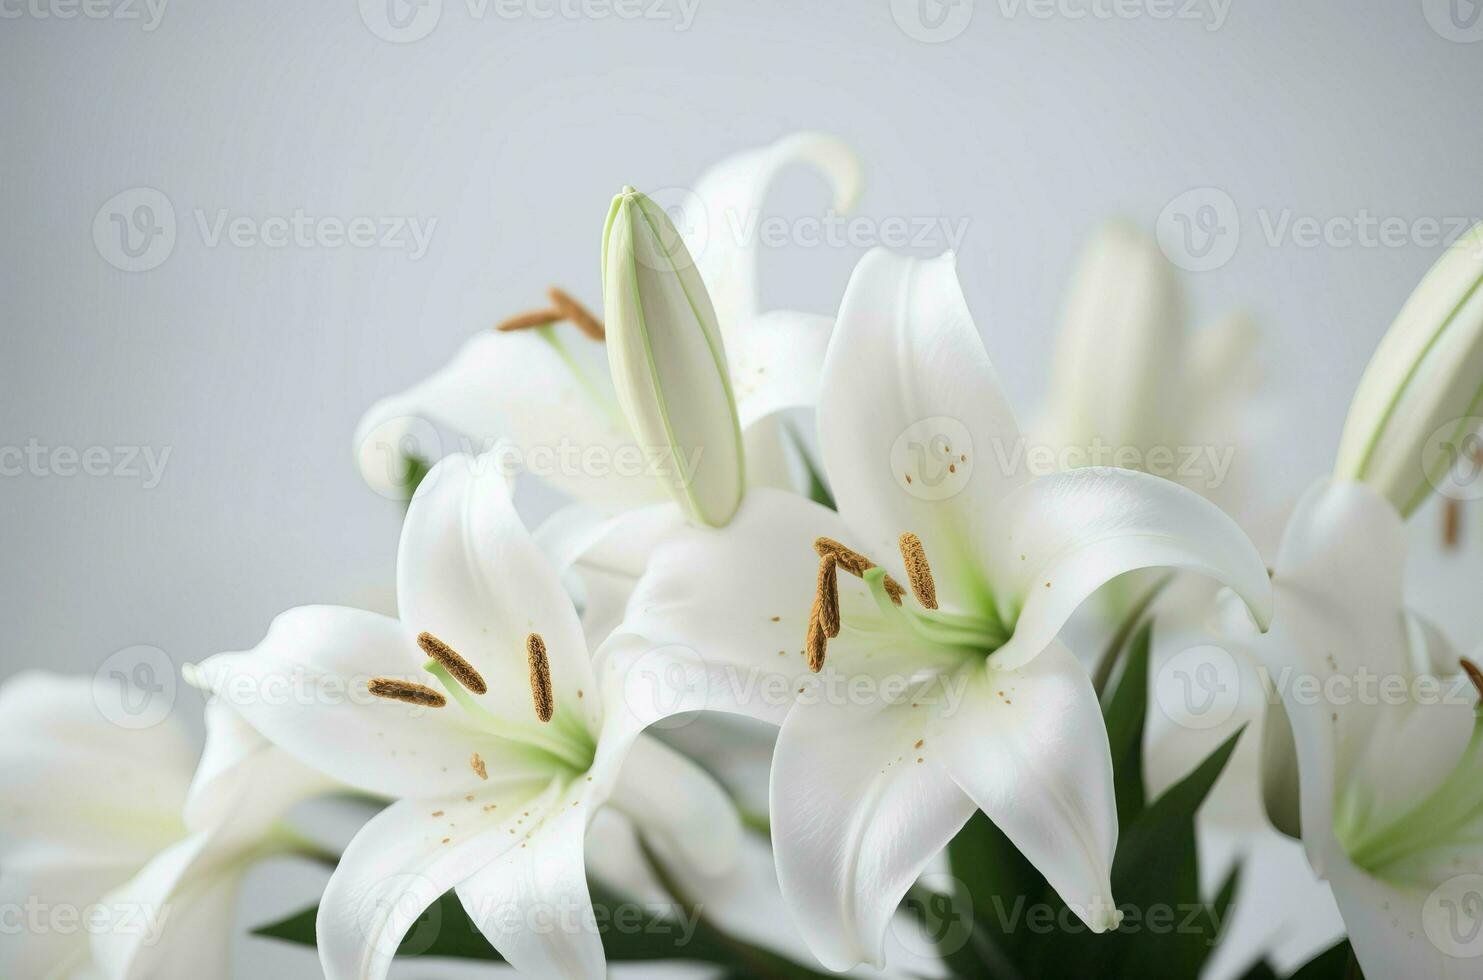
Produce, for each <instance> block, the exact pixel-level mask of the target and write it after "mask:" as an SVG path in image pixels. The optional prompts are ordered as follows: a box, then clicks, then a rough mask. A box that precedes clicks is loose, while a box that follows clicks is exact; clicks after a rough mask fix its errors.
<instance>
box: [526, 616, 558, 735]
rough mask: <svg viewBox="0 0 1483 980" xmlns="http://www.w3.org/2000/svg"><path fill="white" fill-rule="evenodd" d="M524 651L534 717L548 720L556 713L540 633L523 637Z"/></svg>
mask: <svg viewBox="0 0 1483 980" xmlns="http://www.w3.org/2000/svg"><path fill="white" fill-rule="evenodd" d="M525 653H526V657H527V659H528V660H529V661H530V693H531V697H532V698H534V700H535V705H536V717H537V718H539V719H541V721H550V720H551V716H552V715H554V714H555V713H556V700H555V699H554V698H553V697H552V695H551V661H550V660H548V659H547V658H546V641H545V640H543V639H541V634H539V633H532V634H530V635H529V636H527V637H526V638H525Z"/></svg>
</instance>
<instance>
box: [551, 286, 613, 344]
mask: <svg viewBox="0 0 1483 980" xmlns="http://www.w3.org/2000/svg"><path fill="white" fill-rule="evenodd" d="M546 295H547V296H550V297H551V305H552V306H554V307H555V308H556V309H557V310H559V311H560V312H561V315H562V317H563V318H565V319H567V320H570V321H572V323H574V324H575V325H576V327H577V329H578V330H580V331H582V332H583V333H585V334H586V335H587V336H589V337H591V338H592V339H593V340H606V339H607V336H608V332H607V331H606V330H604V329H603V325H602V321H601V320H599V319H598V318H597V317H595V316H593V315H592V314H591V313H589V312H587V307H585V306H583V305H582V304H581V303H578V302H577V301H576V300H575V299H573V298H572V296H571V294H570V293H568V292H566V291H565V290H563V289H558V288H556V287H555V286H552V287H551V288H550V289H548V290H546Z"/></svg>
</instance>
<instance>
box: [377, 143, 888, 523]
mask: <svg viewBox="0 0 1483 980" xmlns="http://www.w3.org/2000/svg"><path fill="white" fill-rule="evenodd" d="M796 163H807V164H810V165H812V166H814V167H815V168H817V169H818V170H819V171H820V172H821V173H823V174H824V176H825V177H827V178H828V179H829V181H830V182H831V184H832V185H833V187H834V197H835V201H834V204H835V207H836V208H837V209H839V210H847V209H849V208H850V207H852V206H853V203H854V200H855V198H856V197H857V196H858V195H859V190H860V169H859V163H858V161H857V160H856V159H855V156H854V154H853V153H852V152H851V151H850V150H849V149H848V148H847V147H846V146H845V145H844V144H842V143H841V142H840V141H839V140H837V139H835V138H833V137H830V136H826V135H824V134H821V133H799V134H796V135H793V136H790V137H787V138H785V139H782V140H779V141H778V142H776V143H773V144H771V145H770V146H767V147H763V148H761V149H756V150H751V151H748V152H745V153H741V154H738V155H737V156H735V157H732V158H729V159H727V160H723V161H722V162H721V163H719V164H717V165H716V166H715V167H713V168H712V169H711V170H709V171H707V172H706V173H705V174H704V175H703V176H702V177H701V178H700V180H699V181H698V182H697V183H696V185H695V188H694V190H693V192H691V193H689V194H686V195H685V196H684V198H683V200H682V201H680V202H678V203H677V204H676V206H677V207H678V208H679V210H680V212H681V213H680V214H679V216H678V217H677V218H676V220H675V224H676V225H677V226H678V227H679V228H680V230H681V233H682V235H684V236H685V237H686V244H687V246H688V247H689V251H690V254H691V255H693V256H694V257H695V262H696V266H697V269H698V271H699V272H700V273H701V275H702V277H703V278H704V279H705V281H706V283H707V285H708V286H709V287H710V289H711V297H712V300H713V302H714V305H715V308H716V314H717V317H718V320H719V325H720V330H721V334H722V336H723V338H724V341H725V344H726V350H727V354H728V358H729V361H730V367H731V376H732V387H733V389H734V391H735V393H736V407H737V413H738V416H739V418H740V421H741V426H742V432H743V438H744V440H745V445H746V453H747V471H748V475H749V478H750V479H751V481H752V482H753V483H754V484H757V485H767V486H784V487H791V486H793V485H794V483H795V482H796V481H797V480H798V479H799V474H798V472H797V471H798V467H797V465H796V462H795V456H796V452H797V450H796V447H795V446H794V443H793V438H792V436H791V434H790V433H789V430H788V428H787V424H786V422H785V420H784V419H783V418H782V416H781V415H780V413H782V412H784V411H785V410H787V409H790V408H796V407H800V406H809V405H812V404H813V403H814V401H815V395H816V388H817V384H818V371H819V364H820V362H821V361H822V358H823V353H824V348H825V345H826V344H827V342H828V337H829V329H830V320H829V318H828V317H825V316H817V315H812V314H805V313H793V312H788V311H781V310H776V311H770V312H763V311H762V310H761V308H760V300H759V296H758V288H757V255H756V253H757V250H758V230H757V219H758V215H759V214H760V211H761V208H762V204H763V201H764V199H765V197H766V194H767V190H768V188H769V186H770V185H771V183H772V181H773V179H774V178H775V177H776V176H777V174H778V173H780V172H781V171H782V170H784V169H785V168H787V167H788V166H790V165H792V164H796ZM593 333H599V331H591V332H584V331H583V330H581V329H579V328H578V327H576V326H574V325H570V324H556V325H546V326H539V327H537V328H536V329H530V330H517V331H513V332H508V333H505V332H499V331H487V332H485V333H482V334H480V335H479V336H477V337H475V338H473V339H472V340H470V341H469V342H468V343H467V344H465V345H464V347H463V348H462V350H460V351H459V352H458V354H457V355H456V356H455V357H454V359H453V361H452V362H451V363H449V364H448V365H447V366H446V367H444V368H443V369H442V370H440V371H438V372H437V373H435V374H433V375H432V376H431V377H429V378H427V379H426V380H424V381H422V382H420V383H419V384H417V385H415V386H413V387H412V388H410V389H408V390H406V391H404V392H402V393H400V394H397V395H393V396H391V397H389V398H385V399H383V400H381V401H380V402H377V403H376V404H375V405H374V406H372V407H371V409H370V410H369V411H368V412H367V413H366V415H365V417H364V418H362V420H361V422H360V425H359V427H358V429H357V432H356V436H355V446H356V453H357V460H358V464H359V466H360V469H361V473H362V475H363V476H364V478H365V479H366V481H367V482H368V483H370V484H371V486H373V487H375V488H376V489H377V490H378V491H380V492H382V493H386V494H389V495H396V494H398V493H400V494H402V495H405V488H404V487H403V484H402V481H403V480H404V479H405V472H404V471H405V466H404V463H403V459H402V456H403V454H404V453H405V452H407V451H408V450H409V448H410V449H411V451H413V452H417V451H421V452H427V451H428V449H427V447H426V446H423V447H421V448H420V449H419V448H418V446H417V445H416V443H417V438H416V437H417V434H418V433H419V432H421V431H423V430H422V429H421V428H420V427H421V426H423V425H425V424H426V422H423V421H420V420H426V421H427V422H432V423H436V424H438V425H443V426H446V427H448V428H450V429H452V430H453V431H455V432H457V433H459V434H460V435H462V436H464V437H467V438H468V439H470V440H472V441H473V442H474V443H475V444H478V445H489V444H492V443H493V442H494V441H495V440H496V439H498V438H504V439H507V440H508V441H509V442H510V443H511V444H512V447H513V448H512V452H513V453H514V454H515V455H516V456H517V458H518V462H519V464H520V465H521V466H522V467H523V469H524V470H525V471H526V472H529V473H532V474H533V475H535V476H538V477H541V478H543V479H545V480H546V481H547V482H549V483H550V484H551V485H552V486H554V487H555V488H556V489H558V490H561V491H563V492H564V493H567V494H569V495H570V496H572V497H574V498H576V499H577V500H579V501H583V502H585V503H589V504H592V505H594V506H597V507H600V508H602V509H604V510H607V511H610V512H611V511H617V510H622V509H625V508H628V507H633V506H638V505H642V504H646V503H654V502H657V501H661V500H665V499H667V497H666V493H665V490H664V488H663V486H662V485H661V484H660V482H659V481H658V480H657V479H656V478H655V476H654V474H653V473H652V472H651V464H652V463H653V455H654V454H653V450H654V449H655V448H656V447H641V446H639V445H637V443H636V442H635V440H634V438H633V436H632V435H631V434H630V432H629V429H628V426H627V423H626V422H625V421H624V419H623V415H622V413H621V411H620V410H619V407H618V402H617V400H616V397H615V395H614V391H613V384H612V379H611V377H610V375H609V373H608V362H607V355H606V353H605V352H604V349H603V344H602V343H601V342H600V341H599V340H596V339H594V337H593V336H592V334H593ZM429 462H431V461H430V460H429Z"/></svg>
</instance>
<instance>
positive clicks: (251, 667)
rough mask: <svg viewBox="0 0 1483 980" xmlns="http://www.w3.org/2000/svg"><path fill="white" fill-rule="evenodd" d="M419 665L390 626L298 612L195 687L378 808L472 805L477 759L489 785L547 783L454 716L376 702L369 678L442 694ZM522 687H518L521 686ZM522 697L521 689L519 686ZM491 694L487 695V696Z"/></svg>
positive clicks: (327, 610)
mask: <svg viewBox="0 0 1483 980" xmlns="http://www.w3.org/2000/svg"><path fill="white" fill-rule="evenodd" d="M425 660H426V655H425V654H424V653H423V652H422V650H420V649H419V648H418V646H417V644H416V641H415V639H414V638H413V636H412V635H411V634H410V633H409V632H408V631H407V630H406V629H405V628H404V627H403V626H402V624H401V623H399V622H397V621H396V620H394V619H388V618H387V617H385V616H378V615H376V614H375V613H368V612H362V611H361V610H359V609H345V608H342V607H337V606H303V607H301V608H298V609H291V610H289V611H288V612H286V613H283V614H282V615H280V616H279V617H278V618H277V619H275V620H273V624H272V626H270V627H269V628H268V635H267V636H265V637H264V638H263V641H262V642H261V643H259V644H258V645H257V647H256V648H255V649H253V650H251V651H248V652H245V653H224V654H218V655H217V656H214V657H211V658H209V659H208V660H206V661H205V662H203V663H202V664H200V665H199V666H198V667H197V668H196V670H195V673H196V682H197V683H198V684H199V685H200V686H203V687H206V688H209V689H210V690H211V691H212V693H213V695H214V696H215V697H217V698H220V699H222V700H223V701H225V702H227V704H229V705H230V706H231V707H232V708H234V709H235V710H236V711H238V712H240V713H241V715H242V717H243V718H245V719H246V720H247V722H248V723H249V724H250V725H252V727H253V728H255V729H257V731H258V732H260V733H261V734H262V735H263V736H264V737H265V738H267V739H268V740H269V741H271V742H273V743H274V744H275V745H277V746H279V747H281V748H283V749H284V750H286V751H287V752H288V753H289V754H291V755H292V756H294V757H295V758H297V759H298V760H299V761H300V762H302V763H304V764H305V765H307V766H309V767H311V768H313V769H317V770H319V771H320V772H323V773H325V774H326V775H328V776H330V777H332V778H334V779H336V780H338V781H339V782H341V783H344V784H345V785H347V786H353V787H356V788H357V789H361V790H364V791H366V792H368V793H374V794H376V795H379V796H390V797H400V796H433V795H441V794H445V793H461V792H462V793H467V792H473V791H476V790H480V789H482V788H484V787H485V786H486V785H487V784H486V783H484V781H482V780H480V779H479V777H478V776H477V775H476V774H475V773H474V771H473V770H472V769H471V768H470V765H469V755H470V753H471V752H473V751H476V750H477V751H478V752H479V753H480V754H481V755H482V756H483V757H484V759H485V760H486V762H487V763H488V770H489V775H490V779H491V781H495V780H499V781H504V780H511V779H513V780H517V781H518V780H522V779H529V778H533V776H534V774H536V773H541V772H544V771H545V769H544V767H543V766H542V765H541V764H539V763H538V762H535V761H531V760H528V759H527V758H526V757H525V756H524V755H523V754H521V753H516V752H513V751H511V750H510V749H509V747H508V743H504V742H500V741H496V740H494V739H492V738H490V737H489V736H488V734H487V733H485V732H483V731H481V730H480V729H479V728H477V727H475V725H474V724H473V723H472V721H471V719H470V717H469V715H468V714H467V713H466V712H465V711H463V710H462V709H461V708H459V707H458V706H457V705H455V704H452V703H451V702H450V704H449V705H448V706H447V707H443V708H423V707H417V706H413V705H410V704H405V703H403V702H400V701H389V700H385V699H382V698H377V697H374V696H372V695H371V694H370V692H369V691H368V690H367V684H368V683H369V682H370V680H371V679H372V678H376V677H391V678H395V679H399V680H404V681H410V682H413V683H418V684H424V685H428V686H431V687H433V688H434V689H436V688H437V681H436V680H435V679H434V678H433V677H432V675H430V674H428V673H426V672H425V671H423V669H422V664H423V663H424V661H425ZM522 683H525V682H523V681H522ZM524 689H525V690H526V692H527V693H528V692H529V686H528V683H526V684H525V688H524ZM491 693H493V692H491Z"/></svg>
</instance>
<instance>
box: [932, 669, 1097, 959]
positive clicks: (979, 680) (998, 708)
mask: <svg viewBox="0 0 1483 980" xmlns="http://www.w3.org/2000/svg"><path fill="white" fill-rule="evenodd" d="M968 680H969V686H968V688H967V690H966V691H965V692H964V696H963V702H962V708H961V710H960V711H959V712H958V713H957V714H956V715H955V716H954V717H953V719H952V728H951V730H950V732H948V733H947V734H946V735H945V736H944V737H943V738H942V739H941V741H942V745H941V747H940V751H941V752H942V753H943V757H944V758H943V765H944V766H945V767H946V768H947V770H948V772H949V773H950V774H951V776H952V778H953V779H954V780H956V781H957V783H958V785H959V786H961V787H962V788H963V791H964V792H965V793H967V794H968V795H969V796H970V797H972V799H973V801H974V802H975V803H977V804H978V807H979V809H981V810H983V811H984V813H986V814H987V815H988V816H989V819H991V820H993V821H994V823H995V825H996V826H998V827H999V829H1000V830H1002V831H1004V833H1005V835H1006V836H1008V837H1009V839H1010V840H1012V841H1013V842H1014V844H1015V846H1016V847H1018V848H1019V849H1020V851H1021V853H1023V854H1024V855H1025V857H1027V858H1029V859H1030V861H1031V862H1032V863H1033V864H1034V865H1035V867H1036V868H1037V869H1039V871H1040V873H1041V874H1043V875H1045V878H1046V881H1048V882H1050V885H1051V887H1053V888H1054V889H1055V890H1056V892H1057V893H1058V894H1059V895H1060V896H1061V898H1062V899H1064V900H1065V902H1066V904H1067V906H1069V907H1070V908H1071V909H1072V910H1073V911H1075V912H1076V914H1077V915H1078V916H1080V917H1081V920H1082V921H1083V922H1085V923H1086V924H1087V925H1088V926H1089V927H1090V928H1091V930H1092V931H1093V932H1102V931H1104V930H1106V929H1111V928H1114V927H1116V925H1117V922H1118V919H1119V918H1120V916H1119V914H1118V912H1117V906H1116V904H1115V903H1114V902H1113V899H1112V880H1111V875H1112V855H1113V851H1114V850H1115V849H1116V847H1117V804H1116V800H1115V798H1114V796H1113V791H1112V753H1111V750H1110V749H1109V748H1108V743H1107V728H1106V726H1105V724H1104V723H1103V721H1102V710H1101V708H1100V706H1099V705H1098V703H1097V694H1096V692H1095V691H1094V690H1093V689H1092V684H1091V680H1090V679H1089V678H1088V677H1087V675H1086V671H1085V670H1084V669H1083V668H1082V666H1081V664H1080V663H1079V662H1078V661H1077V659H1076V657H1075V656H1073V655H1072V653H1071V651H1070V650H1068V649H1066V647H1065V646H1064V645H1062V644H1060V643H1052V644H1051V645H1050V646H1049V647H1048V648H1047V649H1046V650H1045V651H1044V652H1043V653H1042V654H1041V655H1040V656H1039V657H1036V658H1035V660H1034V661H1033V662H1031V663H1029V664H1026V665H1025V666H1023V667H1020V668H1018V669H1015V670H990V669H988V668H987V667H981V668H975V669H974V670H973V671H972V673H971V674H970V675H968Z"/></svg>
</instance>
